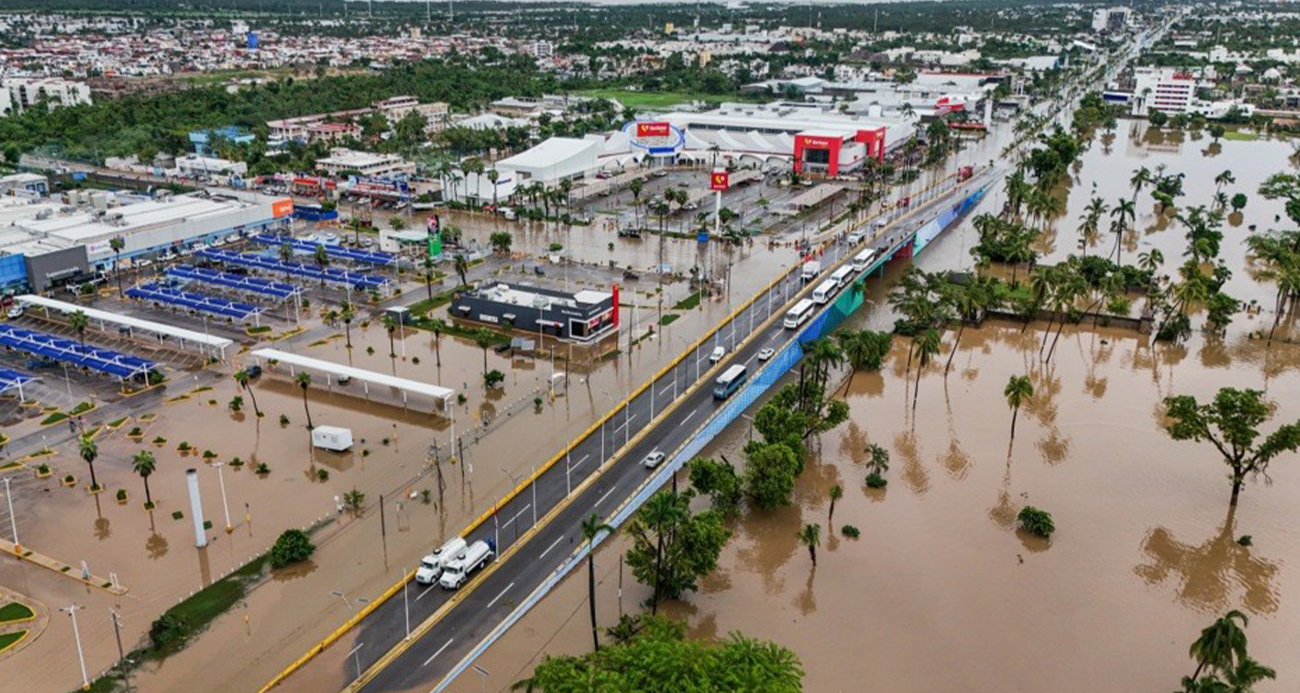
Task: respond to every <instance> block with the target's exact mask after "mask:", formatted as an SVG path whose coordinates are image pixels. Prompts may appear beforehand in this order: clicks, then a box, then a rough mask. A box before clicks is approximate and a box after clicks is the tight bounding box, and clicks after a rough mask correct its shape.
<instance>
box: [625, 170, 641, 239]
mask: <svg viewBox="0 0 1300 693" xmlns="http://www.w3.org/2000/svg"><path fill="white" fill-rule="evenodd" d="M644 188H645V181H642V180H641V179H640V178H636V179H634V180H633V181H632V182H631V183H628V185H627V189H628V190H630V191H631V192H632V206H633V215H634V217H635V219H636V227H637V228H638V229H639V228H641V191H642V190H643V189H644Z"/></svg>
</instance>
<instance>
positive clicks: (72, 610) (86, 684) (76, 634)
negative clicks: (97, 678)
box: [59, 603, 90, 691]
mask: <svg viewBox="0 0 1300 693" xmlns="http://www.w3.org/2000/svg"><path fill="white" fill-rule="evenodd" d="M81 608H82V607H80V606H77V605H76V603H73V604H71V605H69V606H67V607H64V608H62V609H59V611H62V612H65V613H67V614H68V616H71V617H72V637H73V638H74V639H75V640H76V641H77V663H79V664H80V665H81V690H83V691H88V690H90V677H89V676H87V675H86V655H85V653H84V652H83V651H82V650H81V631H80V630H79V629H78V628H77V611H78V610H80V609H81Z"/></svg>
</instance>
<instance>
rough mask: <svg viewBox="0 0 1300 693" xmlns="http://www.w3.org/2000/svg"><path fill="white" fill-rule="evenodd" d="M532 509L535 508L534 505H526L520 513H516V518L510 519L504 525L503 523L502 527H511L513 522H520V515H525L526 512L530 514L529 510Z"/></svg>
mask: <svg viewBox="0 0 1300 693" xmlns="http://www.w3.org/2000/svg"><path fill="white" fill-rule="evenodd" d="M531 507H533V504H532V503H529V504H527V505H525V506H524V507H522V508H520V509H519V512H517V513H515V516H514V517H512V518H510V519H509V520H506V521H505V522H502V523H501V526H502V527H509V526H510V523H511V522H514V521H515V520H518V519H519V516H520V515H523V514H524V513H525V512H528V509H529V508H531Z"/></svg>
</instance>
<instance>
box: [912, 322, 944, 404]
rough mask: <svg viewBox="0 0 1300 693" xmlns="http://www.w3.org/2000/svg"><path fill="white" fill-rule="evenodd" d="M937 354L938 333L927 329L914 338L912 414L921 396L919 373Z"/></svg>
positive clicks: (931, 328)
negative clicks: (914, 366)
mask: <svg viewBox="0 0 1300 693" xmlns="http://www.w3.org/2000/svg"><path fill="white" fill-rule="evenodd" d="M938 354H939V331H938V330H936V329H934V328H933V327H930V328H927V329H926V330H925V332H922V333H921V334H920V335H919V336H918V337H917V338H916V356H917V361H916V387H914V388H913V389H912V414H913V415H916V400H917V397H918V395H920V394H921V371H924V370H925V367H926V366H928V365H930V361H931V360H933V359H934V357H935V356H937V355H938Z"/></svg>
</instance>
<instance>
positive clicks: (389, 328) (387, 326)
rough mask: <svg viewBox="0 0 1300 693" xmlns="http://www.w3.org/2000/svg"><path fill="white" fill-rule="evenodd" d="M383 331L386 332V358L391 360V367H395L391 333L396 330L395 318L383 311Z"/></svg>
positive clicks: (395, 351)
mask: <svg viewBox="0 0 1300 693" xmlns="http://www.w3.org/2000/svg"><path fill="white" fill-rule="evenodd" d="M384 331H385V332H387V333H388V358H390V359H392V360H393V367H394V368H396V367H397V350H396V349H394V348H393V333H394V332H396V331H397V319H396V318H394V317H393V316H392V315H390V314H389V313H384Z"/></svg>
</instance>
